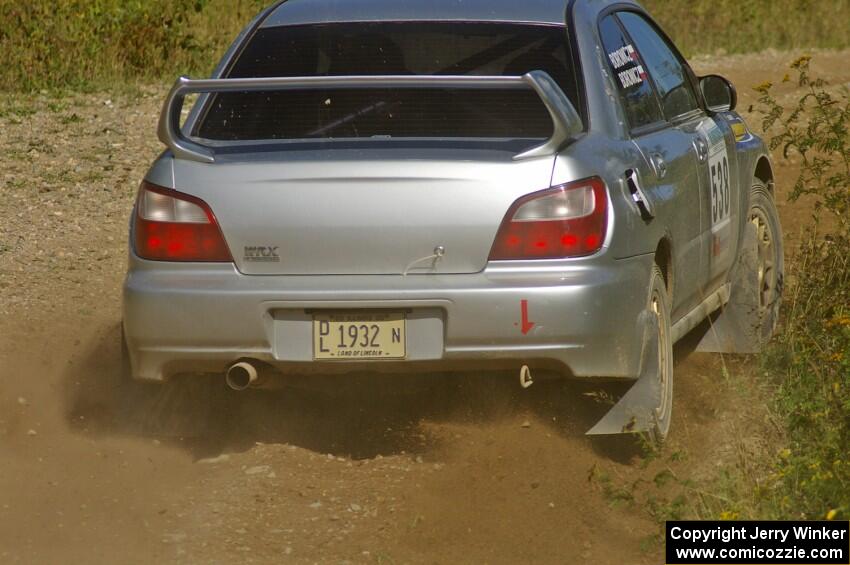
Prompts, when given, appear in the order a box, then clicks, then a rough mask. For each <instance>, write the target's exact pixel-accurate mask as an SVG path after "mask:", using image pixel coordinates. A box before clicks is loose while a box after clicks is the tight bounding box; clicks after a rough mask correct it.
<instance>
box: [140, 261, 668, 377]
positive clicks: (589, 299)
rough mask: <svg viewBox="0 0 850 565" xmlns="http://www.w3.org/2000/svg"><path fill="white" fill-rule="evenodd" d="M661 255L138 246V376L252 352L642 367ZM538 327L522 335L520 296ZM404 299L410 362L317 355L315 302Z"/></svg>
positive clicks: (325, 367) (268, 358) (280, 358)
mask: <svg viewBox="0 0 850 565" xmlns="http://www.w3.org/2000/svg"><path fill="white" fill-rule="evenodd" d="M652 261H653V258H652V256H651V255H645V256H640V257H635V258H630V259H624V260H611V261H609V262H606V263H604V264H598V263H597V264H594V265H583V264H580V263H575V264H573V265H564V264H563V263H560V264H557V265H549V266H545V267H541V268H535V269H528V268H515V269H512V268H510V267H503V266H499V267H490V268H488V269H487V270H485V271H483V272H481V273H477V274H471V275H412V276H407V277H402V276H367V275H362V276H246V275H242V274H240V273H239V272H238V271H237V270H236V269H235V267H234V266H232V265H220V264H216V265H198V264H191V265H180V264H168V263H156V262H148V261H143V260H140V259H138V258H137V257H133V256H131V258H130V270H129V272H128V275H127V279H126V282H125V286H124V329H125V335H126V338H127V345H128V349H129V351H130V359H131V364H132V370H133V375H134V376H135V377H136V378H138V379H142V380H150V381H162V380H165V379H168V378H169V377H171V376H173V375H175V374H178V373H184V372H222V373H223V372H224V371H225V369H226V368H227V367H228V366H229V365H230V364H232V363H233V362H235V361H237V360H239V359H242V358H252V359H257V360H260V361H264V362H266V363H269V364H271V365H273V366H275V367H277V368H278V369H280V370H282V371H284V372H290V373H334V372H348V371H364V370H366V371H394V370H400V369H405V370H407V369H415V368H422V369H426V370H432V369H436V368H446V369H449V368H453V367H455V366H459V367H463V366H464V365H469V366H474V365H479V364H487V363H496V364H501V366H510V364H511V363H513V364H529V365H531V366H538V367H546V368H551V369H555V370H559V371H561V372H563V373H565V374H568V375H572V376H576V377H614V378H636V377H637V375H638V372H639V363H640V343H639V342H640V335H642V334H641V333H639V330H638V322H637V319H638V315H639V313H640V312H641V311H642V310H643V309H645V308H646V296H647V290H646V288H647V281H649V274H650V270H651V267H652ZM522 301H528V314H529V320H530V321H531V322H533V323H534V326H533V327H532V328H531V330H530V331H528V333H527V334H523V332H522V330H521V303H522ZM357 308H382V309H396V310H406V311H407V312H408V322H407V342H408V345H407V350H408V351H407V352H408V359H407V360H405V361H363V362H355V363H345V364H339V363H335V362H324V363H319V362H315V361H313V350H312V315H311V312H312V311H314V310H317V309H357Z"/></svg>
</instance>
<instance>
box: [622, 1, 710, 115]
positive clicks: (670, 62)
mask: <svg viewBox="0 0 850 565" xmlns="http://www.w3.org/2000/svg"><path fill="white" fill-rule="evenodd" d="M618 17H619V18H620V21H621V22H622V23H623V26H624V27H625V28H626V31H627V32H628V33H629V35H630V36H631V38H632V40H633V41H634V42H635V46H636V47H637V49H638V51H640V54H641V56H642V57H643V60H644V61H645V62H646V66H647V70H648V71H649V75H650V76H651V77H652V80H653V81H654V82H655V87H656V88H657V89H658V95H659V96H660V97H661V107H662V108H663V109H664V115H665V116H666V118H667V119H668V120H673V119H675V118H677V117H679V116H681V115H683V114H687V113H688V112H691V111H693V110H696V109H698V108H699V104H698V103H697V97H696V96H695V95H694V91H693V88H692V87H691V83H690V82H689V81H688V77H687V74H686V72H685V69H684V67H683V66H682V63H681V61H680V60H679V57H678V56H677V55H676V51H675V49H673V48H671V46H670V45H669V44H668V43H667V41H666V40H665V39H664V38H663V37H661V36H660V35H659V34H658V32H657V31H656V30H655V28H654V27H653V26H652V25H651V24H650V23H649V22H648V21H646V19H644V17H643V16H641V15H639V14H635V13H634V12H620V14H619V16H618Z"/></svg>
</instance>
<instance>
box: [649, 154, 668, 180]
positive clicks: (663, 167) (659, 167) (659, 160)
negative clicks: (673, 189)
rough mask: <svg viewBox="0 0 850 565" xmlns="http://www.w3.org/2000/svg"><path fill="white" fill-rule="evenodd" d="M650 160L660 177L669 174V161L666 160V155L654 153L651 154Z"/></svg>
mask: <svg viewBox="0 0 850 565" xmlns="http://www.w3.org/2000/svg"><path fill="white" fill-rule="evenodd" d="M649 160H650V161H652V168H653V169H655V174H656V175H657V176H658V178H659V179H663V178H664V177H666V176H667V161H665V160H664V157H662V156H661V154H660V153H653V154H652V155H650V157H649Z"/></svg>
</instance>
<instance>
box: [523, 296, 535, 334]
mask: <svg viewBox="0 0 850 565" xmlns="http://www.w3.org/2000/svg"><path fill="white" fill-rule="evenodd" d="M533 327H534V322H529V321H528V300H523V301H522V335H528V332H530V331H531V328H533Z"/></svg>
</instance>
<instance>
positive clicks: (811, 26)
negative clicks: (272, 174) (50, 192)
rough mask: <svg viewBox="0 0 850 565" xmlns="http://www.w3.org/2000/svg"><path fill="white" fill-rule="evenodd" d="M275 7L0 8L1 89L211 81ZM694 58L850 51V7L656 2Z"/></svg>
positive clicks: (90, 1)
mask: <svg viewBox="0 0 850 565" xmlns="http://www.w3.org/2000/svg"><path fill="white" fill-rule="evenodd" d="M269 3H270V0H28V1H27V2H19V1H17V0H0V60H2V61H3V62H4V64H3V65H2V66H0V90H17V91H23V92H31V91H35V90H42V89H60V90H61V89H76V90H80V89H102V88H110V89H111V88H116V87H118V86H120V85H122V84H124V83H127V82H128V81H129V82H137V81H162V80H165V81H170V80H171V79H172V78H173V77H175V76H177V75H178V74H193V75H196V76H201V75H207V74H209V73H210V71H211V70H212V69H213V67H214V65H215V63H216V62H217V60H218V59H219V58H220V56H221V55H222V53H223V52H224V51H225V49H226V48H227V46H228V45H229V44H230V42H231V41H232V40H233V39H234V38H235V37H236V35H237V34H238V32H239V31H240V30H241V29H242V28H243V27H244V26H245V25H246V24H247V23H248V22H249V21H250V20H251V18H253V17H254V15H256V14H257V13H258V12H259V11H260V10H261V9H262V8H263V7H265V6H266V5H268V4H269ZM646 5H647V7H648V8H649V10H650V11H651V12H652V13H653V14H654V15H655V16H656V17H657V18H658V19H659V20H660V21H661V22H662V24H663V25H664V27H665V28H666V29H667V30H668V31H669V32H670V33H671V35H672V36H673V38H674V39H675V40H676V41H677V43H678V44H679V45H680V47H681V48H682V49H683V50H684V51H685V52H686V53H687V54H697V53H716V52H729V53H732V52H751V51H759V50H763V49H766V48H771V47H772V48H777V49H789V48H794V47H825V48H830V47H834V48H840V47H848V46H850V34H847V29H846V27H847V26H846V22H847V21H850V2H848V1H847V0H841V1H839V2H813V1H812V0H758V1H752V2H740V1H739V0H648V1H647V2H646Z"/></svg>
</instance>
